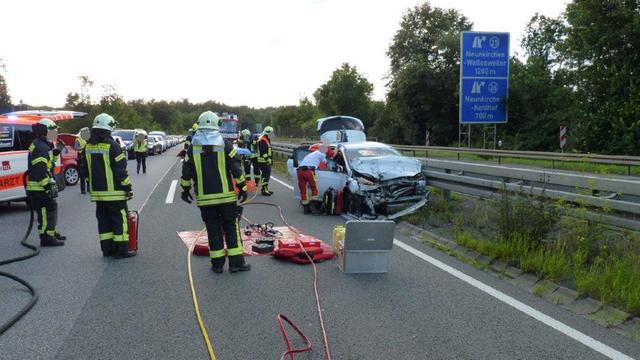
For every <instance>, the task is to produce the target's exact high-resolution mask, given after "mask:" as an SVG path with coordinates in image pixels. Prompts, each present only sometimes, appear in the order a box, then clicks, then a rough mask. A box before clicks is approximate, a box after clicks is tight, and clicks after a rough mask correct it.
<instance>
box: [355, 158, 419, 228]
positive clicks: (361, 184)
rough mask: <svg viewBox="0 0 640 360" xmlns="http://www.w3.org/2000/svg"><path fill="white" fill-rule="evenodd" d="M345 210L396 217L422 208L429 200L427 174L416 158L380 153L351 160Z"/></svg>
mask: <svg viewBox="0 0 640 360" xmlns="http://www.w3.org/2000/svg"><path fill="white" fill-rule="evenodd" d="M351 167H352V169H351V170H352V174H351V178H350V179H349V181H348V184H347V186H348V190H349V191H348V198H349V199H348V211H349V212H350V213H352V214H353V215H356V216H360V217H365V218H370V217H371V218H376V217H379V216H380V215H382V216H384V217H386V218H388V219H395V218H397V217H400V216H403V215H408V214H410V213H412V212H414V211H416V210H418V209H420V208H421V207H423V206H424V205H425V204H426V203H427V202H428V199H429V191H428V190H427V181H426V176H425V175H424V174H423V172H422V166H421V163H420V161H418V160H417V159H412V158H407V157H404V156H382V157H369V158H363V159H357V160H354V161H352V162H351Z"/></svg>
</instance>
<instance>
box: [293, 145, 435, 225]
mask: <svg viewBox="0 0 640 360" xmlns="http://www.w3.org/2000/svg"><path fill="white" fill-rule="evenodd" d="M336 150H337V155H336V156H335V158H334V159H333V160H329V161H328V163H327V167H326V169H317V170H316V182H317V186H318V191H319V193H320V195H321V196H322V194H324V193H325V191H327V190H328V189H329V188H333V189H334V190H336V191H338V192H341V193H342V196H343V204H344V209H345V210H346V211H347V212H348V213H349V214H351V215H354V216H356V217H360V218H379V217H380V216H383V217H385V218H387V219H395V218H397V217H400V216H403V215H407V214H410V213H412V212H414V211H416V210H418V209H419V208H421V207H422V206H424V205H425V204H426V203H427V201H428V199H429V191H428V190H427V183H426V177H425V175H424V174H423V172H422V164H421V163H420V161H419V160H418V159H414V158H409V157H406V156H403V155H402V154H400V153H399V152H398V151H397V150H395V149H394V148H392V147H391V146H389V145H386V144H382V143H378V142H367V141H362V142H341V143H338V144H337V145H336ZM309 152H310V150H309V147H308V146H300V147H298V148H297V149H295V150H294V152H293V155H292V156H291V158H290V159H289V160H288V162H287V167H288V170H289V174H290V175H291V177H292V178H293V179H296V168H297V167H298V163H299V162H300V161H302V159H303V158H304V157H305V156H306V155H307V154H308V153H309ZM294 194H295V197H296V198H297V199H299V198H300V190H299V189H298V187H297V186H296V187H294Z"/></svg>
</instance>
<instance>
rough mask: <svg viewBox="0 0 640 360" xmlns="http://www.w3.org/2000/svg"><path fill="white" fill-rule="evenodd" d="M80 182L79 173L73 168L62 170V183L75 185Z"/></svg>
mask: <svg viewBox="0 0 640 360" xmlns="http://www.w3.org/2000/svg"><path fill="white" fill-rule="evenodd" d="M79 180H80V172H79V171H78V168H76V167H75V166H69V167H68V168H66V169H64V181H65V182H66V183H67V185H75V184H77V183H78V181H79Z"/></svg>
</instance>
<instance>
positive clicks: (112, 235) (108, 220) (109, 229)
mask: <svg viewBox="0 0 640 360" xmlns="http://www.w3.org/2000/svg"><path fill="white" fill-rule="evenodd" d="M96 218H97V219H98V233H99V234H100V235H99V236H100V247H101V248H102V251H107V252H109V250H111V249H112V247H113V245H123V244H127V243H128V242H129V225H128V224H129V223H128V220H127V202H126V201H124V200H121V201H97V202H96Z"/></svg>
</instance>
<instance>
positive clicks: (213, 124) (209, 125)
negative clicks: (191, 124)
mask: <svg viewBox="0 0 640 360" xmlns="http://www.w3.org/2000/svg"><path fill="white" fill-rule="evenodd" d="M219 123H220V119H219V118H218V115H216V114H215V113H214V112H213V111H205V112H203V113H202V114H200V116H199V117H198V128H199V129H209V130H218V129H219V128H220V125H219Z"/></svg>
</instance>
